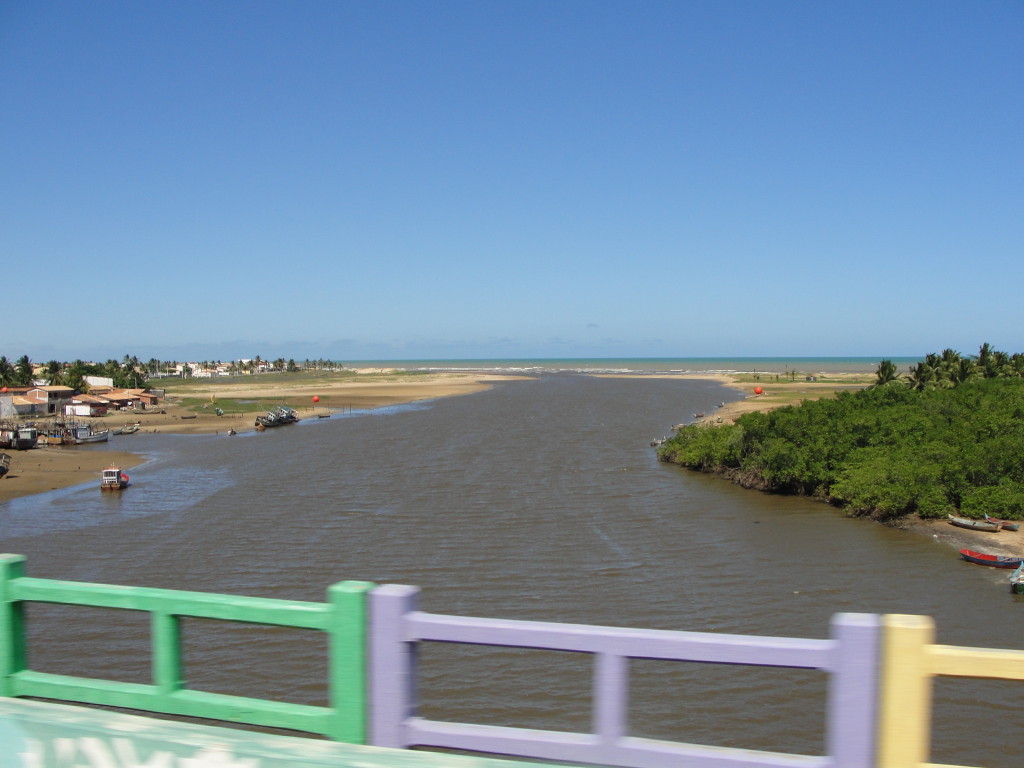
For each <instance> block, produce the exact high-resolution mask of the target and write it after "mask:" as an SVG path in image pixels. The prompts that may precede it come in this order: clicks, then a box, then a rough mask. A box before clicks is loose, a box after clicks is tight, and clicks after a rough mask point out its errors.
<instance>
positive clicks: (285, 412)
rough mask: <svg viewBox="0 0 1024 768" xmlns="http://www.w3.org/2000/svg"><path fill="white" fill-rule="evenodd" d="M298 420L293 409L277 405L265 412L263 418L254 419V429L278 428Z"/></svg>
mask: <svg viewBox="0 0 1024 768" xmlns="http://www.w3.org/2000/svg"><path fill="white" fill-rule="evenodd" d="M298 420H299V415H298V414H297V413H296V412H295V410H294V409H292V408H289V407H288V406H287V405H277V406H274V407H273V408H271V409H270V410H269V411H267V412H266V413H265V414H264V415H263V416H257V417H256V427H257V428H259V427H262V428H263V429H267V428H269V427H280V426H281V425H282V424H294V423H295V422H296V421H298Z"/></svg>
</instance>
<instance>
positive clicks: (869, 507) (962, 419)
mask: <svg viewBox="0 0 1024 768" xmlns="http://www.w3.org/2000/svg"><path fill="white" fill-rule="evenodd" d="M1022 362H1024V356H1021V355H1012V356H1011V355H1006V354H1004V353H1001V352H997V351H995V350H993V349H992V348H991V346H990V345H988V344H984V345H982V347H981V349H980V351H979V354H978V355H977V356H976V357H975V356H971V357H965V356H962V355H959V354H958V353H956V352H953V351H951V350H945V351H943V352H942V353H939V354H936V355H928V356H926V357H925V359H924V360H922V361H921V362H919V363H917V364H916V365H915V366H912V367H911V369H910V371H909V373H908V374H907V375H906V376H900V375H898V374H897V372H896V370H895V366H894V365H893V364H892V363H891V361H888V360H883V361H882V362H881V363H880V364H879V366H878V370H877V371H876V381H875V383H874V384H873V385H872V386H870V387H869V388H867V389H864V390H860V391H856V392H842V393H840V394H839V395H837V396H836V397H835V398H823V399H820V400H814V401H805V402H803V403H801V404H800V405H798V406H787V407H785V408H779V409H776V410H773V411H769V412H766V413H759V412H755V413H748V414H744V415H742V416H740V417H738V418H737V419H736V421H735V423H734V424H721V425H712V426H706V425H689V426H687V427H684V428H682V429H680V430H679V431H678V433H677V434H676V435H675V436H673V437H672V438H670V439H669V440H667V441H665V443H663V444H662V445H661V446H660V447H659V449H658V454H659V458H661V459H662V460H663V461H669V462H673V463H676V464H680V465H682V466H686V467H690V468H693V469H698V470H703V471H708V472H717V473H719V474H723V475H726V476H728V477H730V478H732V479H733V480H734V481H736V482H738V483H740V484H741V485H744V486H747V487H752V488H759V489H761V490H765V491H769V492H774V493H789V494H801V495H806V496H812V497H815V498H819V499H821V500H823V501H827V502H829V503H832V504H835V505H838V506H841V507H843V508H844V509H846V510H847V512H848V513H849V514H852V515H871V516H873V517H876V518H879V519H890V518H898V517H901V516H904V515H909V514H918V515H920V516H921V517H926V518H928V517H943V516H945V515H946V514H960V515H963V516H965V517H975V518H980V517H982V516H983V515H984V514H986V513H987V514H990V515H993V516H996V517H1004V518H1009V519H1024V365H1022Z"/></svg>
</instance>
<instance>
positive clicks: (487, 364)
mask: <svg viewBox="0 0 1024 768" xmlns="http://www.w3.org/2000/svg"><path fill="white" fill-rule="evenodd" d="M882 359H883V358H881V357H877V358H876V357H635V358H530V359H520V360H507V359H494V360H363V361H344V364H345V365H346V367H349V368H404V369H408V370H419V371H502V372H509V371H511V372H524V373H623V374H658V373H789V372H791V371H795V372H796V373H797V374H798V375H799V374H804V375H813V374H818V373H874V372H875V370H877V368H878V363H879V362H880V361H881V360H882ZM887 359H890V360H892V361H893V362H894V363H895V364H896V367H897V368H898V369H899V370H900V371H905V370H907V369H908V368H910V367H911V366H913V365H914V364H915V363H916V362H917V361H918V359H919V358H912V357H893V358H887Z"/></svg>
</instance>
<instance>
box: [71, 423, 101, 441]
mask: <svg viewBox="0 0 1024 768" xmlns="http://www.w3.org/2000/svg"><path fill="white" fill-rule="evenodd" d="M74 435H75V444H76V445H83V444H86V443H105V442H107V440H109V439H110V430H109V429H101V430H99V431H98V432H96V431H93V428H92V425H91V424H77V425H75V427H74Z"/></svg>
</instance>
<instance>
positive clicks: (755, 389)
mask: <svg viewBox="0 0 1024 768" xmlns="http://www.w3.org/2000/svg"><path fill="white" fill-rule="evenodd" d="M762 392H764V390H763V389H761V388H760V387H754V394H755V395H760V394H761V393H762Z"/></svg>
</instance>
